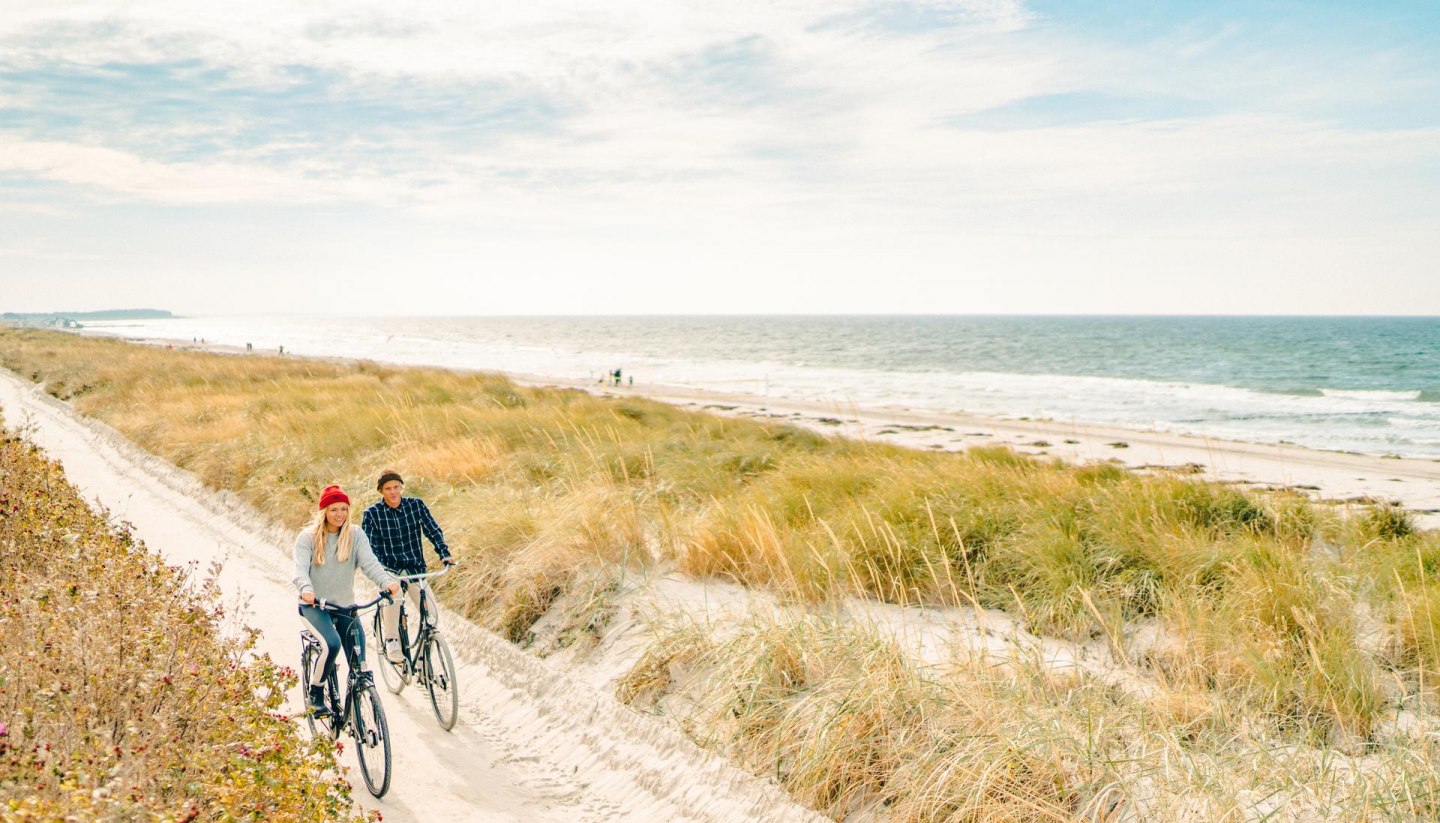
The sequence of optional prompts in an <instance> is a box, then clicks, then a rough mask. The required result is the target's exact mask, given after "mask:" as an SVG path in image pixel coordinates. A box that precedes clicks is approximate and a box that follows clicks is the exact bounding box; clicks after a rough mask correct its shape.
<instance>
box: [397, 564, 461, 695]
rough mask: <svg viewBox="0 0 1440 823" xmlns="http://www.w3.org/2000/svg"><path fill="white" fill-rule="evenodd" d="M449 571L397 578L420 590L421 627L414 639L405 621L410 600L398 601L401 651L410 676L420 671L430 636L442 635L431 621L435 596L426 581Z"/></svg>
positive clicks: (403, 598) (446, 569)
mask: <svg viewBox="0 0 1440 823" xmlns="http://www.w3.org/2000/svg"><path fill="white" fill-rule="evenodd" d="M447 571H449V569H448V568H444V569H441V570H439V571H435V572H427V573H425V574H410V575H406V576H404V577H397V578H396V579H397V580H399V581H400V582H401V583H414V584H417V586H418V588H419V589H420V627H419V628H418V629H416V631H415V637H414V638H413V639H412V638H411V637H410V631H409V626H407V625H406V624H407V622H408V621H407V620H406V619H405V610H406V609H405V607H406V605H407V602H408V600H407V598H405V597H403V596H402V597H400V598H399V600H398V605H399V607H400V619H399V621H398V634H399V636H400V650H401V654H402V655H403V656H404V658H405V671H406V672H407V673H409V674H413V673H415V672H417V671H419V670H420V654H421V653H422V651H423V650H424V648H425V641H426V640H428V639H429V638H430V635H432V634H439V633H440V627H439V626H438V625H435V624H432V623H431V622H430V619H429V618H430V615H429V604H430V601H431V600H432V599H434V596H435V595H434V594H433V593H432V592H431V591H430V586H429V585H428V584H427V583H426V582H425V580H426V579H427V578H430V577H439V576H440V575H442V574H444V573H445V572H447Z"/></svg>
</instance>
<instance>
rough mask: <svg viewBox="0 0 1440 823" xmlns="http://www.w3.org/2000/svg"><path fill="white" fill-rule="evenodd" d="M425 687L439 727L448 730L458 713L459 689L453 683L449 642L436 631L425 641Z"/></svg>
mask: <svg viewBox="0 0 1440 823" xmlns="http://www.w3.org/2000/svg"><path fill="white" fill-rule="evenodd" d="M420 665H422V666H424V667H425V688H426V689H428V690H429V692H430V706H431V708H433V709H434V710H435V719H436V720H439V721H440V728H442V729H444V730H445V731H447V732H448V731H450V730H451V729H453V728H455V720H456V718H457V717H459V715H460V690H459V689H458V688H456V684H455V661H454V660H452V659H451V657H450V644H449V643H446V642H445V638H443V637H441V636H440V635H439V634H438V633H432V634H431V635H430V638H429V640H428V641H426V643H425V650H424V659H423V661H422V662H421V664H420Z"/></svg>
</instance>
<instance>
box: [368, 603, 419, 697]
mask: <svg viewBox="0 0 1440 823" xmlns="http://www.w3.org/2000/svg"><path fill="white" fill-rule="evenodd" d="M380 625H381V624H380V610H379V609H376V610H375V625H374V630H373V631H372V632H371V633H370V636H371V638H372V639H373V641H374V649H375V659H376V660H377V661H379V663H378V665H377V666H376V668H378V669H379V670H380V679H381V680H383V681H385V690H386V691H388V692H390V693H391V694H399V693H400V692H403V691H405V686H406V684H408V683H409V682H410V675H409V674H407V673H406V671H405V664H404V663H391V662H390V658H388V657H386V656H385V638H384V637H383V636H382V635H381V633H380Z"/></svg>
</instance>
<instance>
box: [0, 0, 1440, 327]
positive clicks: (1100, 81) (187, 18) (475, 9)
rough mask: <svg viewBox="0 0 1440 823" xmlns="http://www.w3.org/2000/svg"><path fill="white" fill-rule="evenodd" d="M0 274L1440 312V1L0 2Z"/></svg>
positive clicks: (1030, 304)
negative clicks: (1438, 279)
mask: <svg viewBox="0 0 1440 823" xmlns="http://www.w3.org/2000/svg"><path fill="white" fill-rule="evenodd" d="M0 4H3V7H4V13H3V14H0V311H51V310H93V309H104V308H121V307H154V308H163V309H169V310H171V311H175V312H177V313H186V314H249V313H279V312H284V313H307V314H316V313H319V314H361V315H378V314H410V315H467V314H591V313H595V314H632V313H633V314H646V313H664V314H679V313H687V314H688V313H703V314H726V313H743V314H759V313H804V314H821V313H926V314H937V313H954V314H972V313H1012V314H1013V313H1020V314H1025V313H1045V314H1051V313H1060V314H1069V313H1075V314H1129V313H1144V314H1171V313H1178V314H1197V313H1198V314H1211V313H1214V314H1440V288H1437V287H1436V282H1437V278H1440V3H1436V2H1434V1H1433V0H1413V2H1385V0H1373V1H1372V2H1271V1H1270V0H1249V2H1229V1H1228V0H1214V1H1213V2H1201V1H1200V0H1195V1H1194V2H1180V1H1177V2H1139V0H1136V2H1130V3H1121V2H1099V1H1098V0H1097V1H1096V2H1088V1H1087V0H1074V1H1073V2H1049V1H1048V0H1047V1H1046V2H1022V0H909V1H905V0H901V1H898V2H870V1H865V2H858V1H856V0H825V2H820V1H819V0H775V2H768V1H767V2H753V1H752V0H728V1H727V2H723V3H716V2H711V1H709V0H707V1H706V2H670V3H656V2H653V0H613V1H611V0H602V1H601V2H595V0H583V1H576V2H568V1H567V0H527V2H524V3H460V2H454V0H447V1H446V2H425V3H414V2H406V3H397V2H394V0H388V1H387V2H366V1H365V0H358V1H357V0H345V2H331V1H330V0H312V1H311V2H305V3H296V2H293V0H248V1H247V2H246V3H210V4H196V3H193V2H188V0H184V1H183V2H182V0H134V1H133V2H125V3H120V2H113V0H112V1H111V2H87V0H66V2H64V3H56V2H54V0H37V1H32V0H0Z"/></svg>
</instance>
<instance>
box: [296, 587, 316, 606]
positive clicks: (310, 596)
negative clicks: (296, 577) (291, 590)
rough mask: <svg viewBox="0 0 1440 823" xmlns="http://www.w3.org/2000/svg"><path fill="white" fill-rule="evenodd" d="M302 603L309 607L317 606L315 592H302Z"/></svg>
mask: <svg viewBox="0 0 1440 823" xmlns="http://www.w3.org/2000/svg"><path fill="white" fill-rule="evenodd" d="M300 601H301V602H302V603H304V604H305V605H307V606H313V605H315V592H312V591H310V590H308V589H307V590H305V591H303V592H300Z"/></svg>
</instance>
